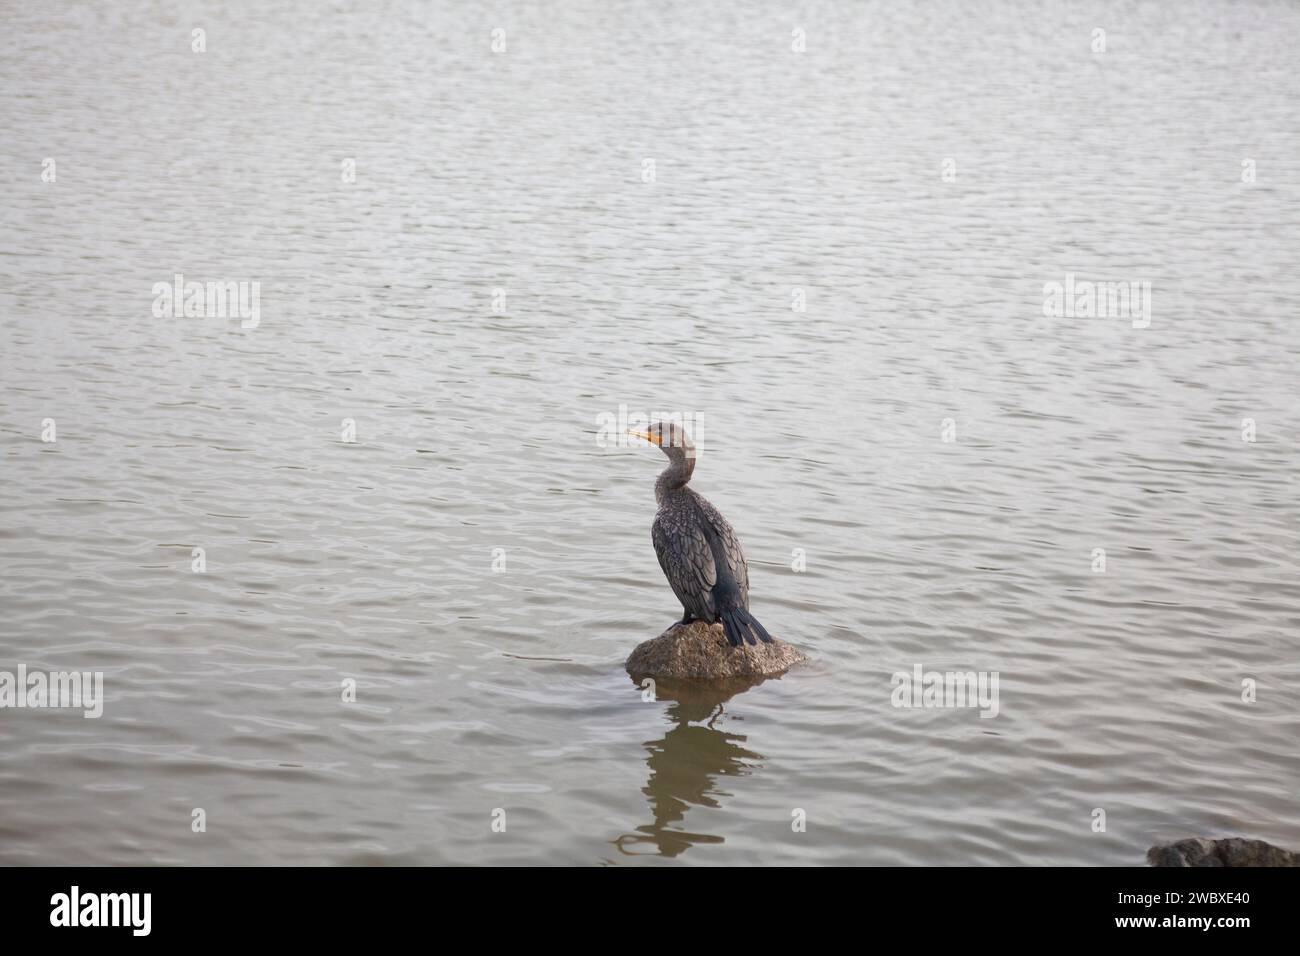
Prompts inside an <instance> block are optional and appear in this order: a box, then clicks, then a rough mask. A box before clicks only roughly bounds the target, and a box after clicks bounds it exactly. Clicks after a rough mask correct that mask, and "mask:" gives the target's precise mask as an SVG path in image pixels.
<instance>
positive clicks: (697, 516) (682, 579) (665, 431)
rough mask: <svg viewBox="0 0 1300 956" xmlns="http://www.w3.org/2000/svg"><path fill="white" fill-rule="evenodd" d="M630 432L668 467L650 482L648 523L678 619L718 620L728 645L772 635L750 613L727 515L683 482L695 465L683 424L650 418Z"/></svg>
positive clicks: (741, 558)
mask: <svg viewBox="0 0 1300 956" xmlns="http://www.w3.org/2000/svg"><path fill="white" fill-rule="evenodd" d="M630 434H632V435H634V436H636V437H637V438H644V439H645V440H646V441H648V442H651V443H652V444H655V445H658V446H659V448H660V450H662V451H663V453H664V454H665V455H667V456H668V467H667V468H666V469H664V472H663V474H661V475H660V476H659V480H658V481H656V482H655V501H657V502H658V503H659V510H658V512H657V513H656V514H655V521H654V524H653V525H652V526H651V529H650V537H651V540H653V541H654V546H655V554H656V555H657V556H658V558H659V566H660V567H661V568H663V569H664V576H665V577H666V578H668V583H669V584H671V585H672V588H673V593H674V594H676V595H677V599H678V600H679V601H681V602H682V609H683V611H684V613H683V615H682V620H681V623H683V624H689V623H690V622H691V621H693V620H699V621H705V622H707V623H710V624H711V623H714V622H717V621H721V622H722V627H723V630H724V631H726V634H727V642H728V643H729V644H730V645H731V646H732V647H738V646H740V644H741V642H742V641H749V643H750V644H757V643H758V641H760V640H761V641H763V642H765V643H770V642H771V640H772V635H770V634H768V633H767V630H766V629H765V628H764V627H763V625H762V624H759V623H758V621H757V620H755V618H754V616H753V615H752V614H750V613H749V567H748V566H747V565H746V564H745V555H744V552H742V551H741V550H740V540H739V539H738V538H737V537H736V532H735V531H733V530H732V528H731V525H730V524H728V523H727V519H726V518H724V517H722V515H720V514H718V509H717V508H715V507H713V505H711V504H709V502H708V501H707V500H706V499H705V498H704V496H703V495H701V494H699V493H697V492H695V491H693V490H692V489H690V488H687V487H686V483H687V482H688V481H690V480H691V473H692V472H693V471H694V470H695V445H694V444H693V443H692V442H691V438H690V436H689V435H687V434H686V430H685V429H684V428H681V427H680V426H678V425H676V424H674V423H672V422H655V423H654V424H653V425H651V426H649V427H648V428H647V429H646V430H645V431H632V432H630Z"/></svg>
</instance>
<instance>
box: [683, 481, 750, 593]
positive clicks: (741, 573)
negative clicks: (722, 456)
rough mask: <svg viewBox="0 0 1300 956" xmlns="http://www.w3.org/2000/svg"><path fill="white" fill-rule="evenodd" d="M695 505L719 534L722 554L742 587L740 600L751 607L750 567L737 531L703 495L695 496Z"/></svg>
mask: <svg viewBox="0 0 1300 956" xmlns="http://www.w3.org/2000/svg"><path fill="white" fill-rule="evenodd" d="M695 503H696V504H697V505H699V510H700V515H701V516H702V518H703V520H705V521H707V522H708V523H709V525H710V526H711V527H712V528H713V530H714V531H716V532H717V533H718V539H719V540H720V541H721V542H722V552H723V554H724V555H725V556H726V560H727V565H728V567H730V569H731V574H732V576H733V577H734V578H735V579H736V583H737V584H738V585H739V586H740V599H741V601H742V603H743V604H744V605H745V607H747V608H748V607H749V565H748V564H747V563H746V562H745V552H744V551H742V550H741V549H740V538H738V537H737V536H736V531H735V529H734V528H732V527H731V523H730V522H729V521H727V519H726V518H724V517H722V514H721V512H719V511H718V509H717V508H715V507H713V505H712V504H711V503H710V502H709V500H708V499H707V498H705V497H704V496H703V495H701V494H698V493H697V494H696V495H695Z"/></svg>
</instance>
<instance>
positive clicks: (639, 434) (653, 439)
mask: <svg viewBox="0 0 1300 956" xmlns="http://www.w3.org/2000/svg"><path fill="white" fill-rule="evenodd" d="M627 433H628V434H629V435H631V436H632V437H633V438H644V439H645V440H646V441H648V442H649V443H650V444H652V445H663V433H662V432H661V433H660V434H658V435H652V434H651V433H650V432H643V431H640V430H638V429H635V428H629V429H628V432H627Z"/></svg>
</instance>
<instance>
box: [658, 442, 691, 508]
mask: <svg viewBox="0 0 1300 956" xmlns="http://www.w3.org/2000/svg"><path fill="white" fill-rule="evenodd" d="M693 471H695V456H694V455H684V454H683V455H674V456H673V457H672V458H671V459H670V460H669V462H668V467H667V468H665V469H664V470H663V473H662V474H660V475H659V480H658V481H656V482H655V501H657V502H658V501H663V500H664V496H665V495H667V494H671V493H672V492H674V491H679V490H681V489H682V488H685V487H686V483H687V482H688V481H690V480H691V473H692V472H693Z"/></svg>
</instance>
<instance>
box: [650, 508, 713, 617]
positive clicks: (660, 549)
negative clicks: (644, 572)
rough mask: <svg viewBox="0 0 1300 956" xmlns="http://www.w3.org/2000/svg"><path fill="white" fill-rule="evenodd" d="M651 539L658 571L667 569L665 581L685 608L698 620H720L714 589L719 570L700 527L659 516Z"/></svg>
mask: <svg viewBox="0 0 1300 956" xmlns="http://www.w3.org/2000/svg"><path fill="white" fill-rule="evenodd" d="M678 517H684V516H681V515H679V516H678ZM685 517H688V516H685ZM650 537H651V539H652V540H653V541H654V545H655V555H656V556H657V557H658V558H659V567H661V568H663V569H664V577H666V578H667V579H668V583H669V584H670V585H672V588H673V593H674V594H676V595H677V600H679V601H681V602H682V607H684V608H685V609H686V610H688V611H690V612H691V613H692V614H694V615H695V616H696V617H698V618H701V619H703V620H706V621H712V620H713V619H714V617H716V616H717V609H716V608H715V607H714V603H713V585H714V584H716V583H717V581H718V570H717V567H716V566H715V565H714V562H713V552H712V551H711V550H710V548H709V542H708V540H707V539H706V538H705V537H704V533H703V531H702V530H701V529H700V527H699V525H698V524H697V523H696V522H694V521H691V520H675V521H668V520H665V519H664V518H663V517H662V516H660V517H656V518H655V523H654V526H653V527H652V528H651V529H650Z"/></svg>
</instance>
